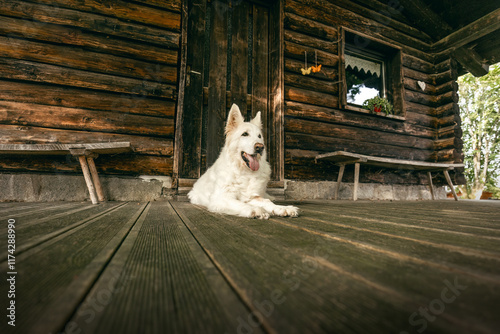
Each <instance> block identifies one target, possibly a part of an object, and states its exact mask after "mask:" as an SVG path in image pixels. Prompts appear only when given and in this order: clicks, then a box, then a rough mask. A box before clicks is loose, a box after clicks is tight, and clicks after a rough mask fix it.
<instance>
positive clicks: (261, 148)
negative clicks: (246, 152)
mask: <svg viewBox="0 0 500 334" xmlns="http://www.w3.org/2000/svg"><path fill="white" fill-rule="evenodd" d="M254 150H255V153H258V154H262V152H263V151H264V144H260V143H257V144H255V146H254Z"/></svg>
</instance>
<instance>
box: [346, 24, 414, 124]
mask: <svg viewBox="0 0 500 334" xmlns="http://www.w3.org/2000/svg"><path fill="white" fill-rule="evenodd" d="M346 34H347V35H348V37H352V36H359V37H360V38H363V39H366V40H368V41H369V45H372V48H371V49H370V48H367V49H361V48H357V47H352V46H350V45H349V44H348V43H346ZM349 35H350V36H349ZM340 39H341V43H339V48H340V50H339V53H340V57H339V58H340V61H339V73H340V76H341V78H340V80H341V89H340V90H339V93H340V96H339V101H340V107H341V108H342V109H347V110H350V111H356V112H361V113H367V114H370V111H368V110H366V109H363V108H361V107H360V106H359V105H354V104H351V103H349V102H347V93H348V91H347V80H346V71H345V70H346V67H345V54H346V51H347V53H348V54H349V53H351V54H352V53H356V50H361V52H359V51H358V53H361V55H360V56H361V57H360V58H363V56H364V55H365V54H366V57H369V54H370V53H373V54H375V57H374V58H383V60H382V63H383V64H384V67H385V68H383V72H384V73H383V77H384V79H383V80H384V81H383V84H384V97H386V98H387V99H388V100H389V101H390V102H391V103H392V105H393V106H394V115H383V116H382V115H378V114H377V115H376V116H381V117H389V118H394V119H399V120H405V119H406V109H405V103H404V84H403V80H404V77H403V52H402V50H401V48H400V47H398V46H396V45H393V44H390V43H387V42H384V41H380V40H378V39H375V38H372V37H370V36H367V35H365V34H362V33H359V32H357V31H354V30H350V29H347V28H345V27H342V28H341V29H340ZM372 43H373V44H372ZM374 49H378V50H374ZM370 50H371V51H370ZM380 50H383V52H381V51H380ZM379 55H381V57H380V56H379ZM376 60H377V61H380V59H376ZM372 115H375V114H372Z"/></svg>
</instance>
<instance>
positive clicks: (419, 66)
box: [403, 54, 436, 75]
mask: <svg viewBox="0 0 500 334" xmlns="http://www.w3.org/2000/svg"><path fill="white" fill-rule="evenodd" d="M403 66H404V67H405V68H409V69H412V70H415V71H418V72H422V73H425V74H429V75H430V74H434V73H436V68H435V66H434V64H433V63H432V62H428V61H425V60H422V59H420V58H418V57H415V56H412V55H408V54H405V55H404V56H403Z"/></svg>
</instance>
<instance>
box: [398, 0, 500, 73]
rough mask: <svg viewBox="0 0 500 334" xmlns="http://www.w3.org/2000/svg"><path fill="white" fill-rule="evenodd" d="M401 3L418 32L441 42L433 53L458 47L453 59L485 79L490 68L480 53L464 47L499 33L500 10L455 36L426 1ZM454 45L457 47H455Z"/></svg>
mask: <svg viewBox="0 0 500 334" xmlns="http://www.w3.org/2000/svg"><path fill="white" fill-rule="evenodd" d="M399 3H400V4H401V5H402V6H403V7H404V11H403V14H405V15H406V16H407V17H408V19H409V20H411V21H412V22H413V23H414V24H415V25H416V26H417V27H418V28H420V29H422V31H424V32H426V33H427V34H429V35H430V36H435V37H437V38H438V39H440V40H439V41H437V42H436V43H434V44H432V45H431V49H433V50H435V49H436V45H438V46H439V47H440V48H442V49H443V51H448V50H450V49H451V48H452V47H455V48H456V49H455V50H454V51H453V52H452V57H454V58H455V59H456V60H457V61H458V62H460V64H462V66H463V67H464V68H465V69H466V70H467V71H469V72H470V73H472V74H473V75H474V76H483V75H485V74H487V73H488V71H489V68H488V66H487V65H485V64H484V62H483V60H482V57H481V56H480V55H479V54H477V52H475V51H473V50H470V49H465V48H464V47H463V46H464V45H466V44H467V43H470V42H473V41H475V40H477V39H479V38H481V37H482V36H484V35H486V34H488V33H490V32H493V31H495V30H497V29H499V28H500V23H499V20H498V18H499V16H500V10H495V11H493V12H492V13H490V14H488V15H486V16H484V17H482V18H481V19H479V20H477V21H474V22H473V23H471V24H469V25H468V26H466V27H464V28H462V29H460V30H458V31H456V32H453V28H452V27H451V26H450V25H449V24H448V23H447V22H445V21H444V20H443V19H442V18H441V17H440V16H439V15H438V14H436V13H435V12H433V11H432V10H431V9H430V8H429V7H428V6H427V5H426V4H425V3H424V2H423V1H421V0H400V1H399ZM450 41H451V42H450ZM451 43H457V44H456V45H452V44H451Z"/></svg>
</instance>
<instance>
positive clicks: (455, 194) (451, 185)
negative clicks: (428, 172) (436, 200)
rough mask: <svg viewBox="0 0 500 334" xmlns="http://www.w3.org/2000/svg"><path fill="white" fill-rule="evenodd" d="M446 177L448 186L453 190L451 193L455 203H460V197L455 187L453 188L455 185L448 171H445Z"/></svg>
mask: <svg viewBox="0 0 500 334" xmlns="http://www.w3.org/2000/svg"><path fill="white" fill-rule="evenodd" d="M443 173H444V177H445V178H446V181H447V182H448V185H449V186H450V188H451V193H452V194H453V197H455V201H458V196H457V193H456V192H455V187H454V186H453V183H452V182H451V178H450V174H449V173H448V171H447V170H444V171H443Z"/></svg>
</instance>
